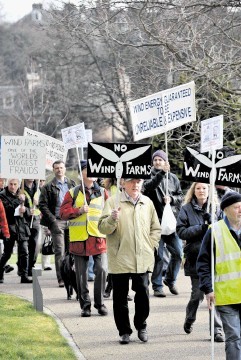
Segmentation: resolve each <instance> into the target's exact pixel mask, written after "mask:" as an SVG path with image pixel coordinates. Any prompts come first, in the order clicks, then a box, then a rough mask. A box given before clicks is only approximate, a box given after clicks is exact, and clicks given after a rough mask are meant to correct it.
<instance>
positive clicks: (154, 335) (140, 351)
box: [0, 267, 225, 360]
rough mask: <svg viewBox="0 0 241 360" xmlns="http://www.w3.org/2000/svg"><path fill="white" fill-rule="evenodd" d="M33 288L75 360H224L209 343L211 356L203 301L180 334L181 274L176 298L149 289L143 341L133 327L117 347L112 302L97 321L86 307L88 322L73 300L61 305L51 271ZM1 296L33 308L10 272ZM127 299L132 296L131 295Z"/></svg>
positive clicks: (220, 349) (184, 294)
mask: <svg viewBox="0 0 241 360" xmlns="http://www.w3.org/2000/svg"><path fill="white" fill-rule="evenodd" d="M39 283H40V286H41V289H42V294H43V305H44V312H46V313H47V314H49V315H51V316H53V317H54V318H55V320H56V321H57V323H58V324H59V328H60V331H61V333H62V335H63V336H65V337H66V339H67V340H68V342H69V345H70V346H71V347H72V348H73V350H74V352H75V354H76V359H80V360H101V359H103V360H113V359H114V360H125V359H128V360H147V359H148V360H154V359H158V358H160V359H162V360H184V359H185V360H187V359H195V360H207V359H212V360H213V359H217V360H225V349H224V343H214V352H212V347H211V341H210V336H209V322H208V318H209V314H208V310H207V307H206V301H203V303H202V304H201V305H200V307H199V309H198V313H197V320H196V322H195V324H194V329H193V332H192V333H191V334H189V335H187V334H186V333H185V332H184V330H183V322H184V318H185V308H186V305H187V302H188V300H189V297H190V279H189V278H188V277H185V276H184V274H183V269H182V270H181V271H180V273H179V276H178V279H177V283H176V285H177V287H178V289H179V295H172V294H171V293H170V292H169V290H168V288H167V287H166V286H165V287H164V290H165V292H166V294H167V297H166V298H157V297H154V296H153V291H152V289H151V287H150V306H151V311H150V316H149V318H148V320H147V325H148V335H149V341H148V342H147V343H142V342H141V341H140V340H139V339H138V337H137V333H136V331H135V329H134V327H133V334H132V335H131V341H130V343H129V344H128V345H121V344H119V336H118V332H117V330H116V327H115V323H114V318H113V311H112V298H110V299H106V300H105V305H106V306H107V308H108V311H109V314H108V316H100V315H99V314H98V313H97V310H96V309H95V308H94V307H93V306H92V314H91V317H90V318H82V317H80V306H79V303H78V301H76V299H75V297H73V299H72V300H67V296H66V290H65V288H59V287H58V283H57V280H56V275H55V270H54V269H53V270H51V271H42V276H39ZM89 288H90V295H91V299H92V300H93V282H89ZM1 292H2V293H7V294H12V295H16V296H18V297H21V298H24V299H27V300H29V301H30V302H32V303H33V287H32V284H20V278H19V277H18V276H17V273H16V267H15V270H14V271H12V272H11V273H9V274H5V281H4V283H3V284H0V293H1ZM130 295H131V296H132V297H134V293H133V292H132V290H131V291H130ZM129 311H130V319H131V321H133V315H134V301H130V302H129ZM47 360H51V359H47ZM61 360H62V359H61ZM64 360H65V359H64ZM66 360H67V359H66Z"/></svg>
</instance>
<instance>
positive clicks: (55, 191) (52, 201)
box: [39, 178, 76, 228]
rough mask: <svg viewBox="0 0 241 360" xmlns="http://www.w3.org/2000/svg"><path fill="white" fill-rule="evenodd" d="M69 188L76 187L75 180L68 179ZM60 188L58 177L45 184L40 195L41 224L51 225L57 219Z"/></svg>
mask: <svg viewBox="0 0 241 360" xmlns="http://www.w3.org/2000/svg"><path fill="white" fill-rule="evenodd" d="M67 184H68V188H69V189H71V188H73V187H75V185H76V184H75V182H74V181H73V180H71V179H67ZM59 192H60V189H59V187H58V186H57V184H56V178H54V179H53V180H52V181H50V182H49V183H47V184H46V185H44V186H43V187H42V189H41V194H40V197H39V210H40V211H41V213H42V218H41V225H44V226H47V227H48V228H50V227H51V224H52V223H53V222H54V221H55V220H56V217H55V209H56V206H57V203H58V197H59Z"/></svg>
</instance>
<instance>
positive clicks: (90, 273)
mask: <svg viewBox="0 0 241 360" xmlns="http://www.w3.org/2000/svg"><path fill="white" fill-rule="evenodd" d="M94 277H95V274H94V259H93V256H89V265H88V279H89V280H94Z"/></svg>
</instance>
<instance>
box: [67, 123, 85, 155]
mask: <svg viewBox="0 0 241 360" xmlns="http://www.w3.org/2000/svg"><path fill="white" fill-rule="evenodd" d="M61 132H62V138H63V142H64V146H65V149H66V150H69V149H73V148H75V147H84V145H85V144H86V143H87V139H86V133H85V124H84V123H80V124H76V125H73V126H69V127H67V128H64V129H62V130H61Z"/></svg>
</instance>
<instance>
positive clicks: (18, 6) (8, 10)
mask: <svg viewBox="0 0 241 360" xmlns="http://www.w3.org/2000/svg"><path fill="white" fill-rule="evenodd" d="M65 2H67V0H65ZM70 2H72V3H76V1H70ZM34 3H37V4H39V3H41V4H43V8H44V9H47V8H48V6H49V4H50V3H54V4H55V5H56V6H60V4H61V1H59V0H0V9H1V15H3V16H4V20H5V21H7V22H15V21H17V20H19V19H21V18H22V17H23V16H25V15H27V14H29V13H30V12H31V10H32V4H34Z"/></svg>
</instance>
